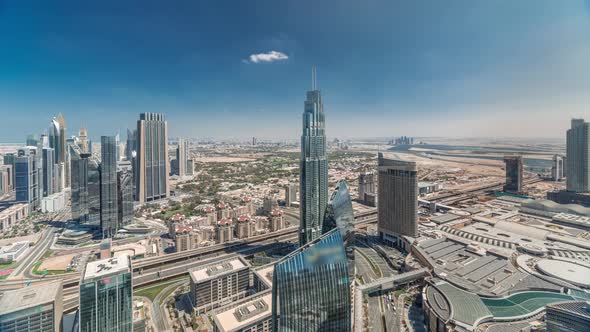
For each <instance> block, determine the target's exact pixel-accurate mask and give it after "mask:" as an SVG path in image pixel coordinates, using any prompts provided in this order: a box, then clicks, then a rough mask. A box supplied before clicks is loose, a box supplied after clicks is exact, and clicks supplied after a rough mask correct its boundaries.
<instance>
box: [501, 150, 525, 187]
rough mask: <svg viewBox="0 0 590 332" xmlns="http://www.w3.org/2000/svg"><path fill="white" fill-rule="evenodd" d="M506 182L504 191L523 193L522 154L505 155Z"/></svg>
mask: <svg viewBox="0 0 590 332" xmlns="http://www.w3.org/2000/svg"><path fill="white" fill-rule="evenodd" d="M504 163H505V164H506V184H505V185H504V192H507V193H512V194H522V185H523V160H522V156H505V157H504Z"/></svg>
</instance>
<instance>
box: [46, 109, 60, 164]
mask: <svg viewBox="0 0 590 332" xmlns="http://www.w3.org/2000/svg"><path fill="white" fill-rule="evenodd" d="M60 135H61V125H60V124H59V122H58V121H57V119H55V118H53V120H51V123H50V124H49V147H50V148H52V149H53V152H54V154H55V156H54V158H53V160H55V163H56V164H57V163H59V162H60V160H59V158H60V156H61V151H60V148H61V145H60V142H61V137H60Z"/></svg>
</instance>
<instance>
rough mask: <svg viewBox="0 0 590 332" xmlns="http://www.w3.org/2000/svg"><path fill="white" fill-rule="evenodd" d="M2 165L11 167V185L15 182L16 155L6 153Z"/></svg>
mask: <svg viewBox="0 0 590 332" xmlns="http://www.w3.org/2000/svg"><path fill="white" fill-rule="evenodd" d="M3 159H4V160H3V162H4V165H12V184H13V187H14V183H15V182H16V175H15V173H14V170H15V169H16V155H15V154H14V153H6V154H4V158H3Z"/></svg>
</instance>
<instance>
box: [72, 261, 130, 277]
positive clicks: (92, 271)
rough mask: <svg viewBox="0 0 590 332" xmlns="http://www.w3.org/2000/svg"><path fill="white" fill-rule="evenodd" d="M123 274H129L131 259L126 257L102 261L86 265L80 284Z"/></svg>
mask: <svg viewBox="0 0 590 332" xmlns="http://www.w3.org/2000/svg"><path fill="white" fill-rule="evenodd" d="M123 272H131V259H130V258H129V256H128V255H122V256H119V257H113V258H107V259H102V260H99V261H94V262H90V263H88V264H86V269H85V270H84V277H83V278H82V282H84V281H86V280H88V279H95V278H102V277H106V276H111V275H115V274H119V273H123Z"/></svg>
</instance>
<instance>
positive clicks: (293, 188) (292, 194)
mask: <svg viewBox="0 0 590 332" xmlns="http://www.w3.org/2000/svg"><path fill="white" fill-rule="evenodd" d="M295 202H297V185H295V184H288V185H286V186H285V205H287V206H288V207H290V206H292V205H293V203H295Z"/></svg>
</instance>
